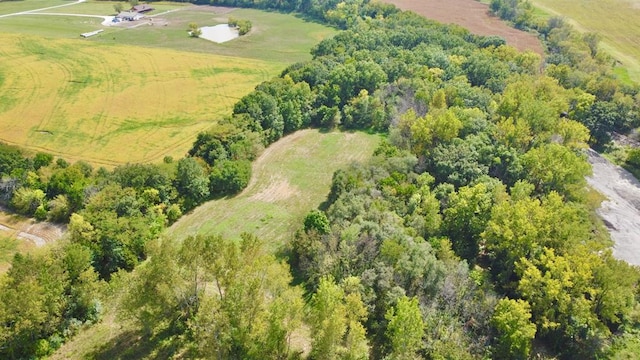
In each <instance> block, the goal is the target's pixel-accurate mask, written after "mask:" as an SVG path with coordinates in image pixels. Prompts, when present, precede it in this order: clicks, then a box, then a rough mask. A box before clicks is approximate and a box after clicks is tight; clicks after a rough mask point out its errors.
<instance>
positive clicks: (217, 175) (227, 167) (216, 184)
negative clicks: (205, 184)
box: [209, 160, 251, 196]
mask: <svg viewBox="0 0 640 360" xmlns="http://www.w3.org/2000/svg"><path fill="white" fill-rule="evenodd" d="M250 179H251V162H249V161H246V160H240V161H230V160H224V161H220V162H219V163H218V164H217V165H216V167H214V168H213V169H212V170H211V175H210V177H209V180H210V182H209V183H210V186H211V195H213V196H219V195H230V194H236V193H238V192H240V191H241V190H242V189H244V188H245V187H247V185H248V184H249V180H250Z"/></svg>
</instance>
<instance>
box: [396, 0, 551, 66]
mask: <svg viewBox="0 0 640 360" xmlns="http://www.w3.org/2000/svg"><path fill="white" fill-rule="evenodd" d="M384 1H385V2H387V3H390V4H394V5H395V6H397V7H398V8H400V9H402V10H411V11H414V12H416V13H418V14H420V15H422V16H424V17H426V18H428V19H432V20H436V21H439V22H441V23H445V24H457V25H460V26H462V27H465V28H467V29H469V31H471V32H472V33H474V34H477V35H487V36H488V35H498V36H501V37H503V38H505V40H506V41H507V44H509V45H511V46H513V47H515V48H516V49H518V50H520V51H525V50H531V51H533V52H535V53H537V54H540V55H541V56H544V48H543V47H542V43H541V42H540V40H539V39H538V38H537V37H536V36H535V35H533V34H530V33H527V32H525V31H521V30H517V29H514V28H512V27H510V26H509V25H508V24H507V23H506V22H504V21H502V20H500V19H499V18H497V17H495V16H491V15H490V14H489V6H488V5H487V4H483V3H481V2H478V1H475V0H384Z"/></svg>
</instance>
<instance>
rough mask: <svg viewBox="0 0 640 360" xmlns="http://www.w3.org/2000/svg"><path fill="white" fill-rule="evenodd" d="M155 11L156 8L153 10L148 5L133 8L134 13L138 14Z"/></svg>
mask: <svg viewBox="0 0 640 360" xmlns="http://www.w3.org/2000/svg"><path fill="white" fill-rule="evenodd" d="M152 10H155V9H154V8H152V7H151V6H149V5H148V4H141V5H136V6H134V7H132V8H131V11H132V12H138V13H141V14H142V13H146V12H149V11H152Z"/></svg>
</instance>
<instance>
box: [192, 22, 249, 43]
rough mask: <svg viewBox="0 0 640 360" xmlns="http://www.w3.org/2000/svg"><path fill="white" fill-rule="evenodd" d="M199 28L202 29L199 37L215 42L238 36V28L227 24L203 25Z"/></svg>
mask: <svg viewBox="0 0 640 360" xmlns="http://www.w3.org/2000/svg"><path fill="white" fill-rule="evenodd" d="M200 30H201V31H202V34H201V35H200V38H202V39H206V40H209V41H213V42H217V43H223V42H227V41H230V40H233V39H235V38H237V37H238V36H240V35H239V34H238V30H237V29H234V28H232V27H230V26H229V25H228V24H220V25H216V26H204V27H201V28H200Z"/></svg>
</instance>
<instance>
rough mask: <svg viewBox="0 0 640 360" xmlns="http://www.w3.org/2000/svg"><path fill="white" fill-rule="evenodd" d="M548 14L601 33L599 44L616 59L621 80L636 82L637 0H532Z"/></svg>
mask: <svg viewBox="0 0 640 360" xmlns="http://www.w3.org/2000/svg"><path fill="white" fill-rule="evenodd" d="M531 3H532V4H533V5H534V6H537V7H540V8H541V9H542V10H543V11H545V12H547V13H549V14H551V15H561V16H565V17H567V18H569V19H571V20H572V24H573V25H574V26H575V27H576V28H577V29H578V30H580V31H583V32H595V33H598V34H600V36H601V37H602V42H601V48H602V49H604V50H605V51H607V52H608V53H610V54H611V55H612V56H613V57H614V58H615V59H616V60H618V61H619V62H620V63H621V65H622V68H618V69H617V74H618V75H619V76H621V78H622V79H623V80H632V81H635V82H640V0H599V1H592V0H532V1H531Z"/></svg>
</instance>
